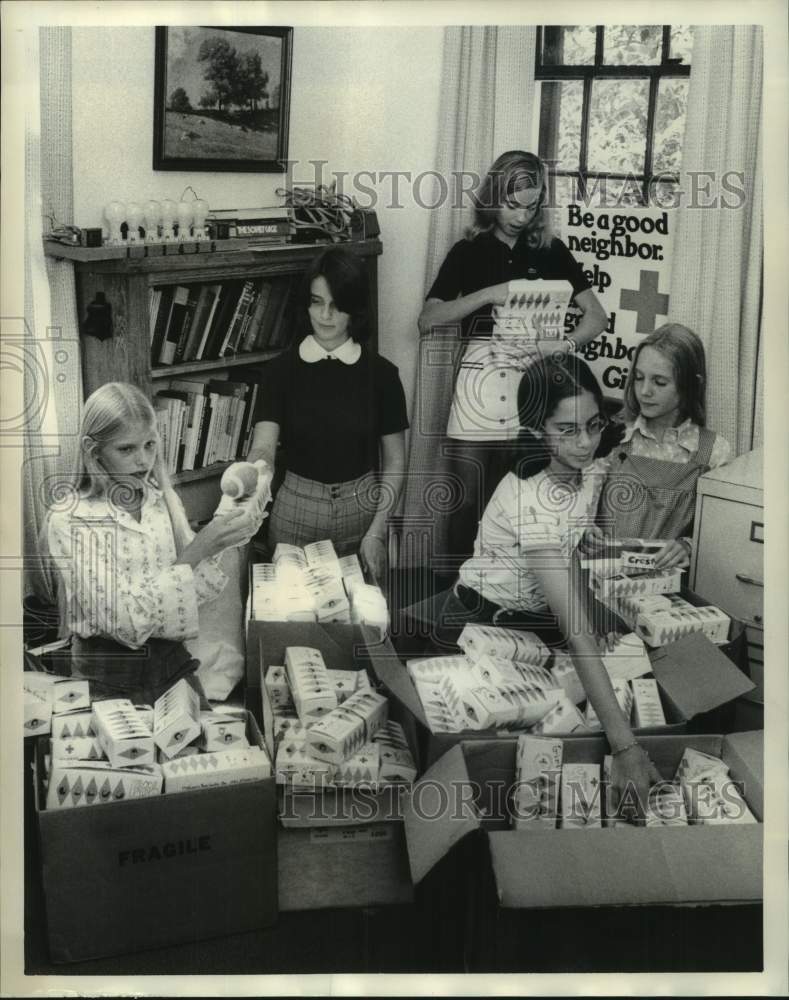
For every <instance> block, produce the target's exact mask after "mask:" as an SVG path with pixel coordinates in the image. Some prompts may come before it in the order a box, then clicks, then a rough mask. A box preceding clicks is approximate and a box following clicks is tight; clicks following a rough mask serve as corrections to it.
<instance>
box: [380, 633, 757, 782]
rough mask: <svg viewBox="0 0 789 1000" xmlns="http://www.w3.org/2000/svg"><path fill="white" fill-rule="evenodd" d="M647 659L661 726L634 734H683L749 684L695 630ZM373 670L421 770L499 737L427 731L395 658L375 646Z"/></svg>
mask: <svg viewBox="0 0 789 1000" xmlns="http://www.w3.org/2000/svg"><path fill="white" fill-rule="evenodd" d="M649 658H650V661H651V664H652V672H653V674H654V677H655V680H656V681H657V684H658V688H659V690H660V697H661V702H662V705H663V712H664V714H665V717H666V723H667V725H666V726H665V727H664V728H661V729H659V730H652V729H643V730H638V734H639V735H654V734H656V733H660V732H662V733H680V732H684V731H685V730H686V729H687V726H688V723H689V722H690V720H691V719H693V718H694V717H695V716H697V715H700V714H702V713H705V712H710V711H712V710H713V709H715V708H718V707H719V706H721V705H725V704H727V703H728V702H730V701H732V700H733V699H735V698H738V697H739V696H740V695H742V694H744V693H745V692H746V691H750V690H751V689H752V687H753V684H752V682H751V681H750V680H748V678H747V677H746V676H745V674H744V673H743V672H742V671H741V670H739V669H738V668H737V667H736V666H735V665H734V664H733V663H732V661H731V660H730V659H729V657H727V656H726V655H725V654H724V652H723V651H722V650H721V649H720V648H719V647H717V646H715V645H713V644H712V643H711V642H709V640H707V639H705V638H704V636H701V635H699V634H698V633H696V634H693V635H689V636H685V637H684V638H682V639H680V640H679V641H678V642H674V643H671V644H670V645H667V646H662V647H661V648H660V649H655V650H651V651H650V653H649ZM375 672H376V674H377V676H378V677H379V678H380V679H381V681H382V682H383V684H384V687H385V688H386V689H387V690H388V692H389V693H390V694H391V695H392V696H393V697H394V698H395V699H396V700H397V701H399V702H400V704H401V705H403V706H405V708H407V709H408V712H409V713H410V714H411V715H412V716H413V718H414V720H415V721H416V726H417V737H418V742H419V750H420V763H421V767H422V768H423V769H424V768H426V767H429V766H430V765H431V764H432V763H434V762H435V761H436V760H438V758H439V757H441V756H442V755H443V754H445V753H446V752H447V751H448V750H449V749H450V748H451V747H453V746H455V745H456V744H458V743H460V742H462V741H465V740H475V739H476V740H490V739H494V738H496V737H497V736H499V737H503V736H504V734H502V733H500V732H499V733H496V732H495V731H492V730H483V731H475V730H472V729H469V730H466V731H465V732H463V733H432V732H431V731H430V727H429V726H428V723H427V717H426V715H425V712H424V709H423V708H422V703H421V701H420V699H419V696H418V694H417V691H416V688H415V687H414V684H413V682H412V681H411V678H410V677H409V676H408V672H407V670H406V668H405V667H404V666H403V664H402V663H401V662H400V661H399V660H398V659H397V656H396V655H393V656H388V655H386V653H385V652H384V651H383V650H382V649H378V650H376V652H375ZM517 737H518V734H517V733H510V734H507V737H506V738H509V739H511V740H513V741H515V740H516V739H517ZM573 738H581V737H573Z"/></svg>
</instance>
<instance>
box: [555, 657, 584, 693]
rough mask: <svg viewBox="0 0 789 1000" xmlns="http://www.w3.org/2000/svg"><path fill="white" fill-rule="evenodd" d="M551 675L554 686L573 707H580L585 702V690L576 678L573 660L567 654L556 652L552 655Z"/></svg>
mask: <svg viewBox="0 0 789 1000" xmlns="http://www.w3.org/2000/svg"><path fill="white" fill-rule="evenodd" d="M551 673H552V674H553V679H554V686H555V685H558V686H559V687H561V688H562V690H563V691H564V693H565V694H566V695H567V697H568V698H569V700H570V701H571V702H572V703H573V705H580V704H581V702H582V701H586V688H585V687H584V686H583V684H582V683H581V678H580V677H579V676H578V672H577V671H576V669H575V664H574V663H573V658H572V656H571V655H570V654H569V653H565V652H563V651H562V650H556V652H555V653H554V654H553V666H552V667H551Z"/></svg>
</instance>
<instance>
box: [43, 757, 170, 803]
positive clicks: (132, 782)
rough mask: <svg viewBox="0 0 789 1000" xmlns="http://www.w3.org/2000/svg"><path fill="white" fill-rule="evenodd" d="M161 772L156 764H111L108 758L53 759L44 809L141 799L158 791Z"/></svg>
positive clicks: (160, 786) (158, 793)
mask: <svg viewBox="0 0 789 1000" xmlns="http://www.w3.org/2000/svg"><path fill="white" fill-rule="evenodd" d="M161 791H162V772H161V769H160V767H159V765H158V764H152V765H150V766H146V767H121V768H118V767H113V765H112V764H111V763H110V762H109V761H101V760H96V761H92V762H90V763H88V762H80V761H60V760H53V761H52V768H51V771H50V774H49V784H48V786H47V809H74V808H77V807H79V806H94V805H101V804H103V803H106V802H120V801H122V800H123V799H144V798H149V797H150V796H152V795H160V794H161Z"/></svg>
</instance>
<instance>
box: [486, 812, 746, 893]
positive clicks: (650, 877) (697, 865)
mask: <svg viewBox="0 0 789 1000" xmlns="http://www.w3.org/2000/svg"><path fill="white" fill-rule="evenodd" d="M762 834H763V827H761V826H757V825H754V826H738V827H709V826H708V827H700V826H689V827H685V828H678V827H666V828H652V829H649V830H645V829H641V828H637V827H633V828H632V829H616V830H607V829H602V830H547V831H538V832H534V833H532V832H516V831H511V830H508V831H500V832H492V833H489V834H488V843H489V845H490V855H491V864H492V866H493V873H494V877H495V882H496V890H497V894H498V900H499V903H500V905H501V906H503V907H510V908H521V907H523V908H527V907H528V908H553V907H562V906H622V905H625V906H635V905H648V904H672V903H673V904H679V903H746V902H757V901H758V900H760V899H761V898H762Z"/></svg>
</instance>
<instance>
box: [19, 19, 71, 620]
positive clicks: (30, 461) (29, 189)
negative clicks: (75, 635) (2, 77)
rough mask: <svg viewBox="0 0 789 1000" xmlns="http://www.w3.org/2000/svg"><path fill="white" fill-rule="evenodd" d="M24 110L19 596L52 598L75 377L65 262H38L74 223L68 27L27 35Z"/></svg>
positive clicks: (46, 259) (45, 259)
mask: <svg viewBox="0 0 789 1000" xmlns="http://www.w3.org/2000/svg"><path fill="white" fill-rule="evenodd" d="M26 55H27V68H28V74H29V75H28V81H27V83H28V86H27V87H26V96H27V103H26V108H25V266H24V281H25V328H24V338H25V358H26V363H25V365H24V389H25V415H26V421H25V449H24V468H23V475H22V490H23V501H22V516H23V538H24V553H25V576H24V592H25V596H26V597H27V596H28V595H30V594H32V593H37V594H38V595H39V596H41V597H44V598H45V599H48V600H52V599H53V596H54V594H53V589H52V579H51V577H50V573H49V567H48V565H47V561H46V559H45V558H42V556H41V554H40V549H39V538H40V533H41V529H42V527H43V524H44V517H45V514H46V508H47V504H48V502H49V500H50V498H51V497H52V496H53V492H54V491H55V490H56V489H57V482H58V480H59V479H62V477H63V476H64V475H66V474H68V473H69V472H70V471H71V470H72V469H73V467H74V465H75V459H76V454H77V449H78V431H79V414H80V411H81V403H82V376H81V369H80V358H79V338H78V330H77V317H76V298H75V288H74V274H73V269H72V265H71V264H70V263H69V262H67V261H57V260H55V259H53V258H51V257H45V255H44V252H43V247H42V242H41V241H42V235H43V233H44V232H46V231H48V230H49V229H50V228H51V223H50V218H52V219H53V220H54V221H55V222H56V223H57V224H63V223H69V222H72V220H73V176H72V147H71V141H72V139H71V29H70V28H41V29H32V30H30V31H28V32H27V37H26Z"/></svg>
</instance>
